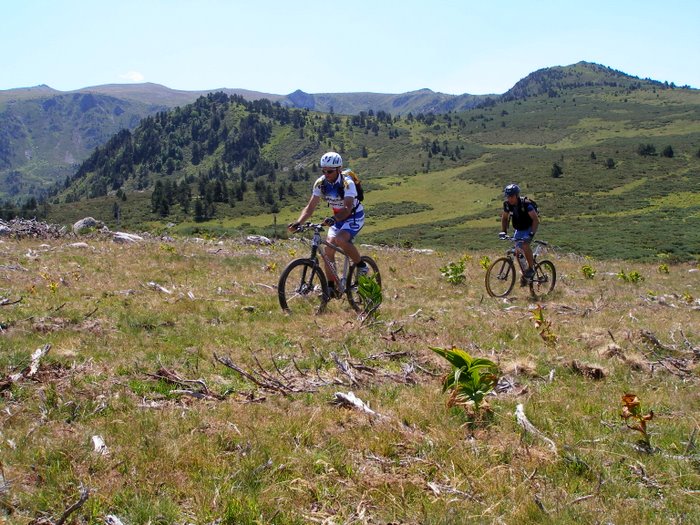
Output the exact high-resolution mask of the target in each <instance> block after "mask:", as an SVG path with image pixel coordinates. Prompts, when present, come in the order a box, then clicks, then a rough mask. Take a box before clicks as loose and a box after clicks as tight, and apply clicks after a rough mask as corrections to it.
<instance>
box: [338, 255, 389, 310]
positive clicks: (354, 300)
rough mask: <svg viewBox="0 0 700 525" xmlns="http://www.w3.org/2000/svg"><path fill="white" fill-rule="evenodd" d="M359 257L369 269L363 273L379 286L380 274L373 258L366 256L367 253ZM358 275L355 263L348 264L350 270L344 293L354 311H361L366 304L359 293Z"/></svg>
mask: <svg viewBox="0 0 700 525" xmlns="http://www.w3.org/2000/svg"><path fill="white" fill-rule="evenodd" d="M361 259H362V260H363V261H364V262H365V264H366V265H367V269H368V270H369V271H368V272H367V273H366V274H365V275H367V277H374V280H375V281H376V282H377V284H378V285H379V287H380V288H381V286H382V276H381V274H380V273H379V266H377V263H376V262H374V259H372V258H371V257H368V256H367V255H363V256H362V257H361ZM358 277H359V274H358V272H357V265H355V264H353V265H352V266H350V270H349V271H348V285H347V287H346V289H345V293H346V294H347V296H348V302H349V303H350V306H352V307H353V309H354V310H355V311H356V312H361V311H363V310H364V309H365V307H366V306H368V305H367V304H365V299H363V298H362V297H361V296H360V294H359V291H358V290H359V283H358Z"/></svg>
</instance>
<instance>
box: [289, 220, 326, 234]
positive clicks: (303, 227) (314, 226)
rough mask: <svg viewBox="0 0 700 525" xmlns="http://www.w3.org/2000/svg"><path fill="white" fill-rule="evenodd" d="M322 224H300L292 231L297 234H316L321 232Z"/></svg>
mask: <svg viewBox="0 0 700 525" xmlns="http://www.w3.org/2000/svg"><path fill="white" fill-rule="evenodd" d="M324 226H325V225H324V224H316V223H313V222H305V223H304V224H300V225H299V226H297V228H296V230H294V231H295V232H297V233H302V232H305V231H306V230H316V231H317V232H322V231H323V228H324Z"/></svg>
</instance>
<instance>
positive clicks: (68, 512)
mask: <svg viewBox="0 0 700 525" xmlns="http://www.w3.org/2000/svg"><path fill="white" fill-rule="evenodd" d="M89 497H90V491H89V490H88V489H86V488H85V487H83V486H82V484H81V485H80V499H79V500H78V501H76V502H75V503H73V505H71V506H70V507H68V508H67V509H66V511H65V512H64V513H63V515H62V516H61V517H60V518H58V521H56V524H55V525H63V522H65V521H66V520H67V519H68V516H70V515H71V514H73V513H74V512H75V511H76V510H78V509H79V508H80V507H82V506H83V505H84V504H85V502H86V501H87V499H88V498H89Z"/></svg>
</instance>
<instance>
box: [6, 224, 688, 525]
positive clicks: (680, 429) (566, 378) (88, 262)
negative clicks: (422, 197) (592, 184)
mask: <svg viewBox="0 0 700 525" xmlns="http://www.w3.org/2000/svg"><path fill="white" fill-rule="evenodd" d="M71 242H72V240H67V239H61V240H58V241H47V242H44V241H7V240H6V241H4V242H0V325H1V326H2V331H1V332H0V345H1V350H0V396H2V397H0V421H1V422H2V426H1V428H2V430H1V431H0V432H1V434H0V462H1V464H0V466H1V467H2V470H1V471H0V473H1V474H2V478H1V479H0V516H2V519H3V520H5V521H7V522H8V523H13V524H14V523H17V524H28V523H38V521H37V520H39V519H40V518H45V519H49V520H51V521H52V522H56V520H57V519H58V518H59V516H61V514H62V513H63V512H64V511H65V509H67V508H68V507H69V506H70V505H71V504H72V503H74V502H75V501H77V500H78V497H79V493H80V486H81V484H82V485H83V486H85V487H87V488H89V489H90V491H91V492H90V497H89V498H88V500H87V502H86V503H85V505H84V506H82V507H81V508H80V509H78V510H77V511H76V512H75V513H73V514H71V515H70V517H69V518H68V521H67V522H68V523H103V522H104V518H105V516H106V515H108V514H113V515H116V516H119V517H120V518H121V519H122V520H123V521H124V523H129V524H136V523H144V524H145V523H183V524H184V523H214V522H217V523H224V524H233V523H389V522H393V523H464V522H467V521H468V520H470V521H475V522H477V523H523V522H525V523H527V522H543V523H582V522H584V523H595V522H610V523H616V524H626V523H629V524H632V523H689V522H697V521H698V520H700V513H699V512H698V511H697V508H699V506H698V498H700V494H699V492H698V491H699V490H700V468H699V467H698V465H699V464H700V461H699V459H700V458H699V456H698V453H697V450H696V446H695V435H696V432H697V430H698V421H697V414H698V413H699V409H700V406H699V405H700V401H699V398H698V396H697V387H698V372H697V361H698V359H699V358H700V333H699V332H698V315H700V314H699V309H700V303H699V302H698V300H697V299H696V298H695V297H693V296H694V295H696V294H698V290H700V287H699V286H698V285H699V284H700V282H699V281H700V272H698V271H696V270H697V269H696V268H692V267H691V266H689V265H678V266H670V268H669V270H670V271H669V273H667V274H666V273H660V272H659V271H658V270H657V268H656V266H654V265H648V264H636V263H635V264H634V266H630V265H629V264H627V263H624V262H620V261H609V262H604V261H591V260H585V261H584V260H583V259H579V258H577V257H575V256H564V255H558V254H550V256H548V258H551V259H553V260H554V262H555V264H556V265H557V270H558V273H559V280H558V284H557V288H556V290H555V293H554V294H553V295H552V296H551V297H550V298H548V299H547V300H545V301H543V302H541V303H540V304H541V306H542V308H543V309H544V316H545V319H546V320H547V321H549V322H551V324H550V330H551V332H552V333H553V334H554V335H555V336H556V343H555V344H546V343H545V341H544V340H543V338H542V337H541V336H540V334H539V333H538V331H537V330H536V328H535V324H534V322H533V316H532V311H531V310H532V308H534V306H535V305H534V304H531V303H530V301H529V297H528V294H527V293H526V289H524V288H523V289H520V288H516V290H515V291H514V293H513V294H512V295H511V298H509V299H508V300H506V301H504V300H496V299H492V298H489V297H488V296H486V293H485V289H484V284H483V278H484V273H485V272H484V271H483V269H482V268H481V267H480V265H479V263H478V261H479V259H480V258H481V256H482V255H485V254H483V253H467V255H469V256H470V258H469V259H468V260H467V264H466V270H465V273H466V275H467V280H466V282H465V283H464V284H461V285H452V284H450V283H448V282H446V281H445V280H444V278H443V277H442V276H441V275H440V272H439V270H438V269H439V267H441V266H444V265H445V264H446V263H448V262H450V261H456V260H457V259H459V258H460V257H461V256H462V255H463V254H441V253H432V254H430V253H419V252H416V251H410V250H399V249H389V248H376V247H363V248H362V251H363V252H364V253H367V254H368V255H371V256H372V257H374V258H375V259H376V260H377V262H378V263H379V265H380V268H381V269H382V272H383V282H384V303H383V304H382V307H381V310H380V317H379V321H378V322H375V323H373V324H371V325H370V326H367V325H365V326H362V325H361V323H360V321H359V320H358V318H357V316H356V315H355V314H354V312H352V311H351V310H350V308H349V307H348V305H347V302H345V301H343V302H337V301H336V302H333V303H331V305H330V308H329V312H328V313H326V314H324V315H321V316H313V317H310V316H303V315H294V314H292V315H285V314H283V313H282V312H281V310H280V309H279V306H278V304H277V296H276V291H275V285H276V282H277V279H278V277H279V274H280V272H281V271H282V269H283V268H284V265H285V264H286V263H287V262H288V261H289V260H291V259H292V256H291V255H290V252H291V253H295V254H296V255H297V256H299V255H300V254H305V253H306V251H307V249H306V248H305V247H304V246H302V245H300V244H299V243H297V242H294V241H288V242H283V243H278V244H275V245H273V246H271V247H258V246H253V245H247V244H244V243H242V242H236V241H225V242H222V243H217V242H208V241H195V240H191V239H190V240H178V241H170V242H163V241H159V240H147V241H145V242H143V243H140V244H138V245H131V246H122V245H117V244H114V243H112V242H111V241H109V240H105V239H101V238H97V237H95V238H91V239H88V240H87V241H86V242H87V244H88V246H89V247H88V248H77V247H71V246H70V243H71ZM488 255H489V256H490V257H491V258H494V257H495V256H496V255H497V254H496V253H490V254H488ZM584 264H589V265H592V266H594V267H595V269H596V270H597V272H596V275H595V277H594V278H593V279H586V278H585V277H584V275H583V274H582V272H581V266H582V265H584ZM621 269H624V270H625V272H626V274H629V273H630V272H631V271H637V272H639V274H641V275H642V276H643V277H644V280H643V281H641V282H639V283H630V282H623V281H622V280H620V279H618V278H617V273H618V272H619V271H620V270H621ZM46 344H50V345H51V349H50V351H49V353H48V354H47V355H46V356H45V357H44V358H43V359H42V361H41V363H40V367H39V370H38V372H37V373H36V374H35V375H34V376H32V377H20V378H19V379H16V380H13V381H11V380H10V377H11V376H12V374H18V373H20V372H22V371H23V370H25V368H26V367H27V365H28V364H29V360H30V355H31V353H32V352H33V351H34V350H35V349H37V348H40V347H42V346H43V345H46ZM452 345H455V346H459V347H461V348H464V349H466V350H468V351H469V352H470V353H471V354H472V355H475V356H483V357H488V358H489V359H491V360H493V361H496V362H498V363H499V364H500V366H501V370H502V372H503V374H504V377H506V378H507V379H508V385H510V386H509V387H508V388H506V389H505V391H504V392H501V393H499V394H497V395H495V396H491V397H489V405H490V407H491V408H492V410H493V413H492V414H491V415H490V416H489V417H484V418H482V419H480V420H479V421H477V422H476V424H473V422H472V424H470V421H469V418H468V416H467V415H466V414H465V412H464V411H461V410H460V409H458V408H447V407H446V405H445V403H446V401H447V396H446V395H443V394H442V393H441V391H440V384H441V381H440V376H441V375H442V374H444V373H445V372H446V371H447V367H446V363H445V362H442V361H441V360H440V358H439V357H438V356H436V355H435V354H434V353H433V352H431V351H430V350H429V347H430V346H442V347H447V346H452ZM214 355H217V356H219V357H228V358H230V359H231V360H232V362H234V363H235V364H236V365H237V366H238V367H240V368H241V369H243V370H245V371H247V372H249V373H251V374H252V375H253V376H254V377H257V378H258V379H260V378H265V377H267V378H269V379H270V380H271V381H272V380H274V381H277V382H278V383H282V384H285V385H288V386H291V387H293V388H294V389H295V390H297V391H296V392H291V391H286V392H285V394H282V393H281V392H280V391H281V390H282V389H281V388H280V389H278V390H277V391H275V390H274V389H262V388H260V387H258V386H256V385H255V384H254V383H253V382H251V381H249V380H247V379H245V378H243V377H242V376H241V375H240V374H238V373H236V372H234V371H233V370H232V369H230V368H228V367H226V366H224V365H223V364H222V363H221V362H220V361H217V360H216V359H215V358H214ZM587 367H590V368H591V369H600V370H602V371H603V372H604V373H602V374H600V375H599V374H596V373H594V372H590V373H587V372H586V370H589V368H587ZM190 380H199V382H188V381H190ZM269 384H275V383H269ZM183 391H189V392H190V394H187V393H184V392H183ZM349 391H353V392H354V393H355V394H356V395H357V396H358V397H359V398H361V399H362V400H363V401H365V402H366V403H368V404H369V406H370V407H371V408H372V409H373V410H374V411H376V412H377V414H378V415H376V416H372V415H368V414H365V413H362V412H360V411H358V410H352V409H348V408H343V407H341V406H339V405H337V404H335V403H333V398H334V393H335V392H344V393H347V392H349ZM628 392H633V393H635V394H637V395H638V396H639V398H640V400H641V402H642V405H643V408H644V409H645V410H649V409H651V410H653V411H654V419H653V420H652V421H651V422H649V425H648V428H649V430H650V441H651V445H652V447H655V448H654V451H653V452H652V453H649V452H645V451H643V450H640V449H639V448H638V447H637V445H636V442H637V440H638V439H639V438H640V435H639V433H638V432H635V431H633V430H629V429H627V428H626V427H625V426H624V424H623V422H622V420H621V418H620V415H619V414H620V411H621V401H620V399H621V396H622V395H623V394H625V393H628ZM518 404H523V405H524V407H525V412H526V414H527V416H528V418H529V419H530V421H531V422H532V423H533V424H534V425H535V427H537V428H538V429H539V430H540V431H541V432H543V433H544V435H546V436H547V437H549V438H550V439H552V440H553V441H554V442H555V443H556V445H557V450H558V452H557V453H554V452H552V450H551V449H550V447H548V446H547V444H546V443H545V442H543V441H540V440H538V439H537V438H536V437H535V436H533V435H530V434H527V435H524V434H523V433H522V430H521V429H520V427H519V426H518V425H517V423H516V421H515V418H514V416H513V414H514V411H515V407H516V405H518ZM93 436H101V437H102V438H103V439H104V442H105V444H106V447H107V454H104V455H102V454H98V453H97V452H95V451H94V449H93V442H92V437H93Z"/></svg>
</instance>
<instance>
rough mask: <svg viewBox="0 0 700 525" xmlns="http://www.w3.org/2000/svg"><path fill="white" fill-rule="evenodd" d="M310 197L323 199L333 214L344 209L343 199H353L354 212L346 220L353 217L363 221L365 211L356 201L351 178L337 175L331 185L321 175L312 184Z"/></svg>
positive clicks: (353, 183) (355, 190)
mask: <svg viewBox="0 0 700 525" xmlns="http://www.w3.org/2000/svg"><path fill="white" fill-rule="evenodd" d="M312 195H314V196H316V197H321V198H323V199H325V201H326V202H327V203H328V204H329V205H330V206H331V208H333V213H336V212H339V211H340V210H342V209H343V208H344V207H345V197H353V210H354V211H353V213H352V215H350V217H348V220H349V219H352V218H353V216H354V218H356V219H360V218H363V219H364V216H365V209H364V208H363V207H362V203H360V201H359V200H357V188H356V187H355V182H354V181H353V180H352V177H345V176H342V175H339V176H338V179H336V181H335V182H334V183H332V184H331V183H329V182H328V180H326V176H325V175H321V176H320V177H319V178H318V179H316V182H314V189H313V192H312Z"/></svg>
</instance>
